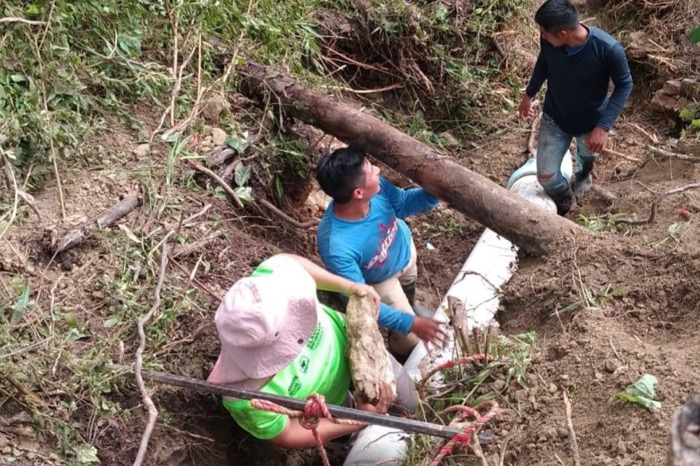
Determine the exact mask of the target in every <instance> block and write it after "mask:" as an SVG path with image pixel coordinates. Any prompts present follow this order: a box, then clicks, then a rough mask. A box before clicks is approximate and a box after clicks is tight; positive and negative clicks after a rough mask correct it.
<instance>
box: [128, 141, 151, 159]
mask: <svg viewBox="0 0 700 466" xmlns="http://www.w3.org/2000/svg"><path fill="white" fill-rule="evenodd" d="M132 152H133V154H134V155H135V156H136V157H139V158H143V157H147V156H148V154H150V153H151V145H150V144H139V145H138V146H136V148H135V149H134V150H133V151H132Z"/></svg>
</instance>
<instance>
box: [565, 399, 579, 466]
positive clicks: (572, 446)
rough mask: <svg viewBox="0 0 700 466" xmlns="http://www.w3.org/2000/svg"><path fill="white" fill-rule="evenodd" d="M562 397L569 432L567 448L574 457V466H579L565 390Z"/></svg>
mask: <svg viewBox="0 0 700 466" xmlns="http://www.w3.org/2000/svg"><path fill="white" fill-rule="evenodd" d="M562 394H563V395H564V410H565V411H566V430H568V431H569V447H570V448H571V454H572V456H573V457H574V466H581V455H580V454H579V451H578V441H577V440H576V431H574V422H573V421H572V420H571V403H569V397H568V396H567V395H566V390H562Z"/></svg>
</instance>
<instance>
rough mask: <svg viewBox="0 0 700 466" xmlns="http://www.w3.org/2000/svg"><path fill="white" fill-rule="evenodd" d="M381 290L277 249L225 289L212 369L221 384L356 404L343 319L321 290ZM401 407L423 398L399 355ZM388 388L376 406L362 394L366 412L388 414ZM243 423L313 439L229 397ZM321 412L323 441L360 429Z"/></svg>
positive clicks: (284, 437) (284, 419)
mask: <svg viewBox="0 0 700 466" xmlns="http://www.w3.org/2000/svg"><path fill="white" fill-rule="evenodd" d="M317 289H319V290H325V291H332V292H339V293H344V294H346V295H352V294H356V295H360V296H366V295H369V296H371V297H372V298H373V299H374V300H375V302H376V304H377V306H379V296H378V295H377V294H376V292H375V291H374V290H373V289H372V288H371V287H369V286H367V285H363V284H359V283H353V282H351V281H349V280H346V279H344V278H342V277H339V276H337V275H334V274H332V273H330V272H328V271H326V270H324V269H323V268H321V267H319V266H317V265H316V264H314V263H313V262H311V261H309V260H307V259H304V258H302V257H299V256H294V255H291V254H278V255H276V256H273V257H271V258H269V259H267V260H266V261H264V262H263V263H262V264H260V265H259V266H258V268H257V269H255V271H254V272H253V273H252V274H251V276H250V277H247V278H243V279H241V280H239V281H238V282H236V283H235V284H234V285H233V286H232V287H231V289H230V290H229V291H228V292H227V293H226V296H225V297H224V299H223V301H222V302H221V304H220V305H219V308H218V310H217V311H216V316H215V318H214V320H215V323H216V329H217V332H218V334H219V339H220V341H221V353H220V355H219V358H218V360H217V361H216V364H215V366H214V369H213V370H212V372H211V374H210V375H209V379H208V380H209V381H210V382H212V383H216V384H221V385H227V386H232V387H236V388H244V389H249V390H259V391H261V392H264V393H270V394H275V395H281V396H286V397H291V398H297V399H306V398H307V397H308V396H309V395H311V394H312V393H318V394H320V395H323V396H324V397H325V400H326V402H327V403H329V404H333V405H352V401H351V400H352V398H351V397H350V396H349V389H350V382H351V378H350V366H349V362H348V359H347V357H346V356H345V346H346V342H347V337H346V333H345V321H344V319H343V316H342V315H340V314H339V313H338V312H336V311H334V310H332V309H330V308H328V307H326V306H324V305H323V304H321V303H320V302H319V301H318V299H317V297H316V290H317ZM391 360H392V366H393V368H394V374H395V376H396V381H397V382H396V385H397V395H398V396H397V399H396V406H399V407H401V408H403V409H404V410H408V411H412V410H413V409H414V408H415V407H416V405H417V404H418V397H417V395H416V391H415V388H414V385H413V381H412V380H411V378H410V377H409V376H408V374H406V372H405V371H404V370H403V367H402V366H401V365H400V364H399V363H398V362H396V360H394V359H393V358H391ZM391 396H392V395H389V394H388V393H384V394H383V396H382V398H383V399H381V400H379V402H378V403H377V405H376V406H375V405H372V404H370V403H366V402H364V401H363V400H357V407H358V408H359V409H362V410H365V411H373V412H380V413H385V412H387V409H388V408H389V406H391V404H392V403H393V402H394V400H393V399H390V398H391ZM223 404H224V406H225V407H226V409H227V410H228V411H229V412H230V413H231V416H232V417H233V418H234V419H235V420H236V422H238V424H239V425H240V426H241V427H242V428H243V429H245V430H246V431H247V432H249V433H250V434H251V435H253V436H254V437H256V438H259V439H263V440H270V441H271V442H272V443H274V444H275V445H279V446H282V447H287V448H308V447H312V446H314V445H315V444H316V443H315V440H314V438H313V434H312V433H311V431H309V430H307V429H305V428H303V427H302V426H301V425H300V424H299V423H298V422H290V419H289V418H288V416H285V415H282V414H277V413H274V412H268V411H261V410H256V409H253V408H252V407H251V405H250V402H249V401H246V400H238V399H233V398H227V397H224V400H223ZM361 429H362V427H359V426H346V425H338V424H333V423H331V422H329V421H327V420H326V419H321V420H320V424H319V427H318V432H319V433H320V435H321V438H322V439H323V440H324V441H327V440H331V439H334V438H337V437H341V436H344V435H348V434H351V433H353V432H356V431H359V430H361Z"/></svg>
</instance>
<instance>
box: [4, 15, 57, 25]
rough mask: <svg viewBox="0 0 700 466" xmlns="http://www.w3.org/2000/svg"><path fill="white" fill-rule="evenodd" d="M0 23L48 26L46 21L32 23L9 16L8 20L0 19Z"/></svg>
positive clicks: (28, 20)
mask: <svg viewBox="0 0 700 466" xmlns="http://www.w3.org/2000/svg"><path fill="white" fill-rule="evenodd" d="M0 23H22V24H27V25H29V26H41V25H42V24H46V21H32V20H30V19H24V18H18V17H16V16H8V17H7V18H0Z"/></svg>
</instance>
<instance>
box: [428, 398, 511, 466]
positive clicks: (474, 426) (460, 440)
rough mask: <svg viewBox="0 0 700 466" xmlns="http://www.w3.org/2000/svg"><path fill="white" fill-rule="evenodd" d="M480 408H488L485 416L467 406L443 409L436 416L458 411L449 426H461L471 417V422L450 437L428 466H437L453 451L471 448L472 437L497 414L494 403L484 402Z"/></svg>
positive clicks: (496, 406) (496, 405)
mask: <svg viewBox="0 0 700 466" xmlns="http://www.w3.org/2000/svg"><path fill="white" fill-rule="evenodd" d="M480 407H488V411H486V414H481V413H479V411H478V410H477V409H474V408H470V407H469V406H459V405H458V406H450V407H449V408H447V409H443V410H442V411H440V412H439V413H438V414H439V415H442V414H447V413H452V412H455V411H458V412H459V413H458V414H457V416H456V417H455V418H454V419H453V420H452V422H451V423H450V425H455V424H461V423H462V422H463V421H464V419H465V418H467V417H471V418H473V421H472V422H470V423H468V424H467V425H466V426H465V427H464V431H463V432H462V433H459V434H457V435H455V436H454V437H452V438H451V439H450V441H449V442H447V443H446V444H445V445H444V446H443V447H442V448H441V449H440V451H439V452H438V454H437V455H436V456H435V458H434V459H433V461H432V462H431V463H430V465H429V466H438V465H439V464H440V463H441V462H442V460H443V459H444V458H445V457H446V456H450V455H452V454H454V452H455V450H464V449H466V448H469V447H470V446H471V442H472V438H473V437H474V435H475V434H476V433H477V432H478V431H479V430H480V429H481V428H482V427H483V426H484V425H485V424H486V423H487V422H489V421H490V420H491V419H492V418H493V417H494V416H495V415H496V413H498V404H497V403H496V402H486V403H483V404H482V405H480Z"/></svg>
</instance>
